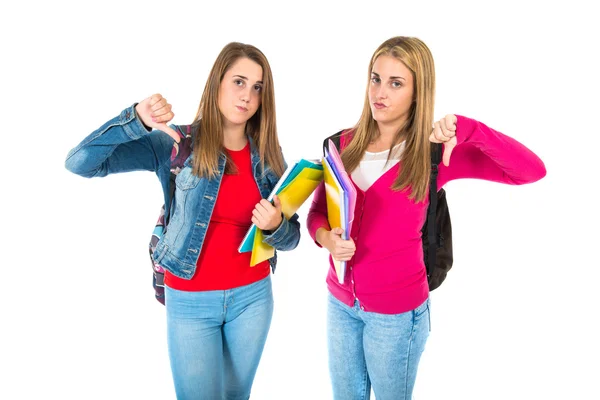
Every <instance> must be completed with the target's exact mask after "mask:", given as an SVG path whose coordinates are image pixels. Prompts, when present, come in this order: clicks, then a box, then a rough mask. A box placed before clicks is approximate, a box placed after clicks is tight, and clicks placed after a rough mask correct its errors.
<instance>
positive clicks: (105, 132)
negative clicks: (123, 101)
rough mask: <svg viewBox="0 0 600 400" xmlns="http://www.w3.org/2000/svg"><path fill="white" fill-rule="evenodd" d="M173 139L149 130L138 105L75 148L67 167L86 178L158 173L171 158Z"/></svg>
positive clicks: (106, 124)
mask: <svg viewBox="0 0 600 400" xmlns="http://www.w3.org/2000/svg"><path fill="white" fill-rule="evenodd" d="M173 142H174V140H173V139H172V138H171V137H170V136H169V135H167V134H166V133H164V132H161V131H158V130H154V131H152V132H148V130H146V128H145V127H144V125H143V124H142V122H141V121H140V119H139V117H138V116H137V113H136V112H135V104H134V105H132V106H131V107H128V108H126V109H125V110H123V111H122V112H121V114H120V115H119V116H117V117H115V118H113V119H111V120H110V121H108V122H106V123H105V124H104V125H102V126H101V127H100V128H99V129H97V130H95V131H94V132H92V133H91V134H90V135H89V136H87V137H86V138H85V139H83V141H82V142H81V143H79V144H78V145H77V146H76V147H75V148H73V149H72V150H71V151H70V152H69V154H68V155H67V159H66V161H65V167H66V168H67V169H68V170H69V171H71V172H73V173H75V174H77V175H81V176H83V177H86V178H93V177H102V176H106V175H108V174H114V173H120V172H129V171H141V170H145V171H155V172H157V171H158V170H159V168H160V167H161V166H162V165H164V164H165V163H167V162H168V161H169V160H170V156H171V150H172V148H173Z"/></svg>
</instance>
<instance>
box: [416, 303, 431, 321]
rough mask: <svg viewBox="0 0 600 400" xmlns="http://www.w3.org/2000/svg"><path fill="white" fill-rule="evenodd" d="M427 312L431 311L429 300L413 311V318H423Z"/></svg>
mask: <svg viewBox="0 0 600 400" xmlns="http://www.w3.org/2000/svg"><path fill="white" fill-rule="evenodd" d="M427 311H429V299H427V300H425V301H424V302H423V303H422V304H421V305H420V306H418V307H417V308H415V309H414V310H413V316H414V318H415V319H419V318H421V317H422V316H423V315H424V314H425V313H426V312H427Z"/></svg>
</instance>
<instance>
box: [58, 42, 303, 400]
mask: <svg viewBox="0 0 600 400" xmlns="http://www.w3.org/2000/svg"><path fill="white" fill-rule="evenodd" d="M173 116H174V114H173V112H172V110H171V105H170V104H169V103H168V102H167V101H166V99H165V98H163V97H162V96H161V95H160V94H155V95H153V96H151V97H149V98H147V99H145V100H143V101H142V102H140V103H139V104H134V105H133V106H131V107H129V108H127V109H125V110H124V111H123V112H121V114H120V115H119V116H118V117H116V118H114V119H112V120H110V121H108V122H107V123H105V124H104V125H103V126H102V127H100V128H99V129H98V130H96V131H95V132H93V133H92V134H91V135H89V136H88V137H87V138H85V139H84V140H83V141H82V142H81V143H80V144H79V145H78V146H77V147H75V148H74V149H73V150H71V151H70V153H69V154H68V156H67V160H66V167H67V169H69V170H70V171H72V172H74V173H76V174H79V175H81V176H84V177H88V178H91V177H102V176H106V175H108V174H111V173H118V172H127V171H136V170H147V171H153V172H155V173H156V174H157V176H158V178H159V180H160V182H161V184H162V186H163V191H164V192H165V193H167V189H168V187H169V177H170V171H169V169H170V157H171V152H172V151H173V149H174V146H177V144H176V143H175V142H178V141H179V138H180V136H179V135H178V134H177V132H175V131H174V130H173V128H176V127H174V126H173V127H169V126H167V125H166V123H168V122H169V121H171V120H172V118H173ZM191 133H192V137H193V138H194V139H193V147H192V154H191V156H190V157H189V158H188V159H187V160H186V162H185V164H184V165H185V166H184V168H183V169H182V170H181V171H180V172H179V174H178V175H177V178H176V182H175V185H176V188H175V196H174V200H173V202H169V201H166V202H165V207H166V211H165V214H166V215H169V216H170V222H169V226H168V230H167V232H166V234H165V235H164V236H163V237H162V239H161V240H160V242H159V243H158V244H157V246H156V250H155V253H154V258H155V260H156V261H157V262H160V264H161V265H162V266H163V267H164V268H165V269H166V273H165V305H166V311H167V330H168V348H169V357H170V361H171V370H172V373H173V380H174V384H175V390H176V393H177V398H178V399H221V398H224V399H247V398H248V397H249V396H250V389H251V386H252V381H253V379H254V376H255V373H256V370H257V367H258V363H259V360H260V357H261V354H262V351H263V348H264V344H265V341H266V338H267V333H268V331H269V327H270V324H271V317H272V314H273V295H272V291H271V281H270V271H271V268H272V269H273V270H274V268H275V263H276V257H273V258H272V259H271V260H268V261H264V262H262V263H260V264H258V265H256V266H254V267H250V254H251V253H239V252H238V251H237V248H238V246H239V245H240V243H241V241H242V239H243V237H244V235H245V233H246V231H247V230H248V228H249V227H250V224H251V223H255V224H256V225H257V227H258V228H260V229H262V230H263V232H264V233H265V242H267V243H268V244H270V245H272V246H273V247H274V248H275V249H277V250H292V249H294V248H295V247H296V246H297V244H298V242H299V240H300V225H299V223H298V216H297V215H294V216H293V217H292V218H291V219H290V220H287V219H286V218H285V217H284V216H283V214H282V213H281V205H280V203H279V200H278V199H277V198H275V199H274V202H273V204H271V203H270V202H268V201H266V200H265V198H266V197H268V195H269V193H270V192H271V190H272V189H273V187H274V185H275V184H276V183H277V181H278V179H279V177H280V176H281V175H282V173H283V172H284V170H285V167H286V165H285V161H284V159H283V156H282V153H281V149H280V147H279V141H278V138H277V132H276V126H275V101H274V91H273V78H272V74H271V69H270V66H269V63H268V61H267V59H266V57H265V56H264V55H263V53H262V52H261V51H260V50H258V49H257V48H255V47H254V46H251V45H246V44H241V43H230V44H228V45H227V46H225V47H224V48H223V50H222V51H221V53H220V54H219V56H218V57H217V60H216V61H215V64H214V65H213V68H212V70H211V72H210V75H209V77H208V80H207V82H206V86H205V88H204V93H203V95H202V100H201V102H200V107H199V109H198V113H197V115H196V118H195V120H194V122H193V124H192V129H191ZM203 244H204V245H203Z"/></svg>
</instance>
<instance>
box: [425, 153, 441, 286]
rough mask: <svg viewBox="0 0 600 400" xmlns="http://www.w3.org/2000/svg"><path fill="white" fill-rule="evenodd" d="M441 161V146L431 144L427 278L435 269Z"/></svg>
mask: <svg viewBox="0 0 600 400" xmlns="http://www.w3.org/2000/svg"><path fill="white" fill-rule="evenodd" d="M441 160H442V144H441V143H432V144H431V175H430V177H429V207H428V208H427V239H428V240H429V248H428V253H429V254H428V255H427V259H428V263H427V277H428V278H429V276H430V275H431V272H432V271H433V268H434V267H435V258H436V252H437V240H436V237H437V234H436V231H435V221H436V210H437V200H438V193H437V192H438V190H437V177H438V166H439V164H440V162H441Z"/></svg>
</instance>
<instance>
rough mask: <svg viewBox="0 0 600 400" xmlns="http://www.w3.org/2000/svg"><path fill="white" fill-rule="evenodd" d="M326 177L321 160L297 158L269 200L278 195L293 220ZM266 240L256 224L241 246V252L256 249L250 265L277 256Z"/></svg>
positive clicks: (286, 213)
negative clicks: (324, 176) (298, 159)
mask: <svg viewBox="0 0 600 400" xmlns="http://www.w3.org/2000/svg"><path fill="white" fill-rule="evenodd" d="M322 180H323V166H322V165H321V162H320V161H318V160H305V159H302V160H300V161H296V162H294V163H292V164H290V166H288V168H287V169H286V171H285V172H284V173H283V175H282V176H281V178H280V179H279V181H278V182H277V185H275V187H274V188H273V190H272V191H271V194H269V197H268V198H267V200H268V201H273V197H274V196H275V195H277V196H278V197H279V201H280V202H281V212H283V215H284V216H285V217H286V218H287V219H290V218H291V217H292V216H293V215H294V213H295V212H296V211H297V210H298V209H299V208H300V206H301V205H302V203H304V202H305V201H306V199H308V197H309V196H310V195H311V193H312V192H313V191H314V190H315V189H316V188H317V186H318V185H319V183H321V181H322ZM263 240H264V235H263V233H262V231H261V230H260V229H258V228H257V227H256V225H254V224H252V226H250V229H249V230H248V233H246V236H244V239H243V240H242V243H241V244H240V247H239V248H238V251H239V252H240V253H246V252H250V251H251V252H252V256H251V258H250V266H255V265H256V264H258V263H260V262H262V261H264V260H268V259H269V258H271V257H273V256H274V255H275V249H273V247H271V246H270V245H268V244H266V243H264V242H263Z"/></svg>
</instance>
